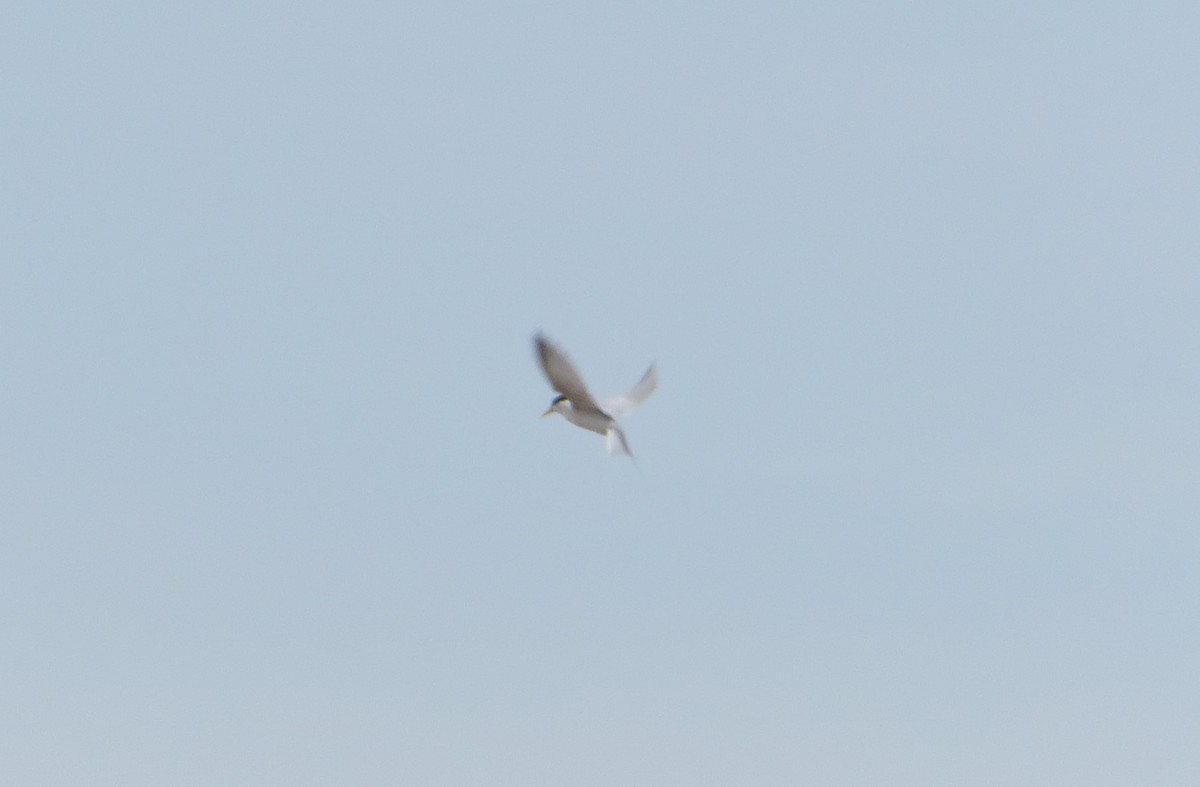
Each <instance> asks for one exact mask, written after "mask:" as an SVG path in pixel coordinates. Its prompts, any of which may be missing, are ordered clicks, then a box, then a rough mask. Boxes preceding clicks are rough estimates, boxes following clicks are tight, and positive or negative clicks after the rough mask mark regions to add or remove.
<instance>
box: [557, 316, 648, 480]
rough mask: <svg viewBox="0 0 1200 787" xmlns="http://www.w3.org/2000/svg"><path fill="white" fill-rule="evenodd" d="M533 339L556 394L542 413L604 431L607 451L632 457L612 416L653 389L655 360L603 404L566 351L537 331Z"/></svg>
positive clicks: (632, 406) (642, 399) (624, 410)
mask: <svg viewBox="0 0 1200 787" xmlns="http://www.w3.org/2000/svg"><path fill="white" fill-rule="evenodd" d="M533 343H534V346H535V348H536V349H537V356H538V361H539V362H540V363H541V365H542V371H543V372H544V373H545V375H546V379H547V380H549V381H550V386H551V387H552V388H554V390H556V391H558V394H559V395H558V396H556V397H555V398H554V401H553V402H551V403H550V409H548V410H546V412H544V413H542V415H543V416H547V415H550V414H552V413H558V414H559V415H561V416H562V417H563V418H566V419H567V421H569V422H570V423H572V424H574V425H575V426H578V427H580V428H581V429H587V430H588V431H589V432H595V433H596V434H599V435H604V442H605V446H606V447H607V449H608V452H609V453H610V454H614V453H623V454H626V455H628V456H629V457H633V452H632V451H631V450H629V441H628V440H626V439H625V432H624V431H623V430H622V429H621V426H620V424H618V423H617V419H616V417H615V416H618V415H625V414H627V413H629V412H631V411H632V410H633V409H634V408H636V407H637V406H638V405H640V404H641V403H642V402H644V401H646V399H647V398H649V396H650V394H652V393H654V389H655V388H657V387H658V371H657V370H656V369H655V366H654V364H651V365H650V368H649V369H647V370H646V373H645V374H644V375H642V379H641V380H639V381H638V383H637V385H635V386H633V388H632V389H630V391H629V393H626V394H623V395H621V396H614V397H613V398H611V399H606V400H605V402H604V404H603V405H599V404H597V403H596V400H595V399H593V398H592V395H591V394H590V393H588V390H587V386H586V385H585V384H584V382H583V378H582V377H580V376H579V372H577V371H576V370H575V367H574V365H573V364H572V363H571V361H570V359H568V358H567V356H566V353H564V352H563V351H562V350H560V349H558V347H556V346H554V345H553V344H551V342H550V341H549V340H548V339H547V338H546V337H545V336H543V335H542V334H540V333H539V334H538V335H537V336H535V337H534V340H533Z"/></svg>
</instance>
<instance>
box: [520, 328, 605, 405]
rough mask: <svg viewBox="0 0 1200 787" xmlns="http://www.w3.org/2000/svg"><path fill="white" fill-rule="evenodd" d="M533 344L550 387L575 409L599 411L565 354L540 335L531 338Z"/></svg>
mask: <svg viewBox="0 0 1200 787" xmlns="http://www.w3.org/2000/svg"><path fill="white" fill-rule="evenodd" d="M533 344H534V346H535V347H536V348H537V356H538V362H539V363H541V365H542V371H543V372H545V374H546V379H547V380H549V381H550V386H551V387H552V388H554V390H556V391H558V392H559V393H560V394H562V395H563V396H565V397H567V398H568V399H570V400H571V404H573V405H575V407H577V408H578V407H582V408H591V409H599V407H598V406H597V405H596V400H595V399H593V398H592V395H591V394H590V393H588V389H587V386H586V385H585V384H584V382H583V378H582V377H580V376H579V372H577V371H575V366H574V365H573V364H572V363H571V359H570V358H568V357H567V355H566V353H564V352H563V351H562V350H560V349H558V348H557V347H555V346H554V345H553V344H551V343H550V340H549V339H547V338H546V337H545V336H543V335H542V334H540V333H539V334H538V335H537V336H535V337H533Z"/></svg>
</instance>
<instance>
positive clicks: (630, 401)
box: [601, 364, 658, 418]
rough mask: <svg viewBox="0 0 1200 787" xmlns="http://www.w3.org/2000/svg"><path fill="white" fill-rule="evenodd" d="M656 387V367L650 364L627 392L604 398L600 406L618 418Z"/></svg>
mask: <svg viewBox="0 0 1200 787" xmlns="http://www.w3.org/2000/svg"><path fill="white" fill-rule="evenodd" d="M657 387H658V367H657V366H656V365H655V364H650V368H649V369H647V370H646V373H645V374H643V375H642V379H640V380H638V382H637V385H635V386H633V388H630V389H629V393H627V394H622V395H621V396H614V397H613V398H611V399H605V400H604V402H603V403H602V404H601V407H603V408H604V412H606V413H608V414H609V415H611V416H613V417H614V418H620V417H621V416H622V415H625V414H626V413H628V412H630V411H631V410H633V409H634V408H635V407H637V406H638V405H640V404H641V403H642V402H644V401H646V400H647V399H649V398H650V394H652V393H654V389H655V388H657Z"/></svg>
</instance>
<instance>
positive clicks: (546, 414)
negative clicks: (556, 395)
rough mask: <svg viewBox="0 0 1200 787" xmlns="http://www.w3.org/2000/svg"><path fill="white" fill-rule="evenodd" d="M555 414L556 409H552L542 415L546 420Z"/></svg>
mask: <svg viewBox="0 0 1200 787" xmlns="http://www.w3.org/2000/svg"><path fill="white" fill-rule="evenodd" d="M553 414H554V408H553V407H551V408H550V409H549V410H547V411H546V412H544V413H542V418H545V417H546V416H548V415H553Z"/></svg>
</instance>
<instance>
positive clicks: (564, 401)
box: [542, 394, 571, 418]
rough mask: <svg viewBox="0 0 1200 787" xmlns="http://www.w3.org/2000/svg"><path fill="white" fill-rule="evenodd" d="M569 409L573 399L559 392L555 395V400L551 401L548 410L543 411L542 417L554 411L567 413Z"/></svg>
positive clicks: (562, 413)
mask: <svg viewBox="0 0 1200 787" xmlns="http://www.w3.org/2000/svg"><path fill="white" fill-rule="evenodd" d="M569 409H571V400H570V399H568V398H567V397H565V396H563V395H562V394H559V395H558V396H556V397H554V401H552V402H550V407H549V409H547V410H546V412H544V413H542V418H545V417H546V416H548V415H552V414H554V413H559V414H561V415H566V412H567V410H569Z"/></svg>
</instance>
